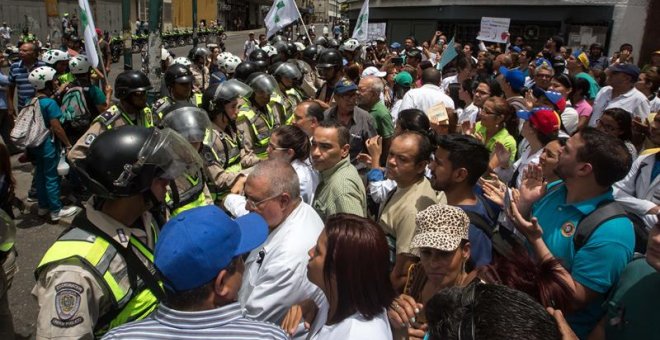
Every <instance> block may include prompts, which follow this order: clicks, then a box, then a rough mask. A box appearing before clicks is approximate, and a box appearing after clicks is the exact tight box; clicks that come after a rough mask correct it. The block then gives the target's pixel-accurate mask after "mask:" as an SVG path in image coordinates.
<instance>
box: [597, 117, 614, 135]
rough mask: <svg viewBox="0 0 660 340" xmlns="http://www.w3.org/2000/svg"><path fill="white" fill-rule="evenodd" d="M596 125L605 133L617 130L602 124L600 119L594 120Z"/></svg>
mask: <svg viewBox="0 0 660 340" xmlns="http://www.w3.org/2000/svg"><path fill="white" fill-rule="evenodd" d="M596 125H597V126H600V127H602V128H603V130H605V132H615V131H617V130H619V127H618V126H614V125H611V124H607V123H603V120H602V119H596Z"/></svg>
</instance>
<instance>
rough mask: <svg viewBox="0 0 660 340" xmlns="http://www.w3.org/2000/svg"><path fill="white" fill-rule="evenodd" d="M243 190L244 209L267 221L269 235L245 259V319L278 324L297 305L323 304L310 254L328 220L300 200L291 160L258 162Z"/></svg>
mask: <svg viewBox="0 0 660 340" xmlns="http://www.w3.org/2000/svg"><path fill="white" fill-rule="evenodd" d="M244 193H245V198H246V199H247V200H246V203H245V208H246V209H247V210H249V211H251V212H257V213H258V214H260V215H261V216H262V217H263V218H264V219H265V220H266V222H267V223H268V228H269V235H268V239H266V242H264V244H263V245H262V246H261V247H259V248H257V249H254V250H253V251H252V252H251V253H250V255H249V256H248V257H247V259H246V260H245V273H244V274H243V283H242V285H241V290H240V291H239V293H238V301H239V302H240V304H241V307H242V308H243V310H244V312H245V316H246V317H248V318H251V319H255V320H259V321H268V322H272V323H275V324H277V325H279V324H280V323H281V321H282V319H283V318H284V315H285V314H286V312H287V311H288V310H289V308H290V307H291V306H292V305H294V304H297V303H300V302H302V301H304V300H307V299H311V300H313V301H314V302H315V303H316V305H317V306H320V305H321V304H322V302H323V301H324V299H325V297H324V296H323V292H322V291H321V289H319V288H318V287H317V286H316V285H314V284H313V283H311V282H310V281H309V280H308V279H307V262H308V260H309V255H308V254H307V253H308V251H309V250H310V249H311V248H312V247H314V246H315V245H316V241H317V239H318V237H319V235H320V234H321V231H323V221H322V220H321V218H320V217H319V215H318V214H317V213H316V211H314V209H313V208H312V207H311V206H309V205H308V204H306V203H305V202H303V201H302V200H301V198H300V185H299V183H298V176H297V175H296V172H295V170H294V169H293V167H291V165H290V164H289V163H287V162H282V161H276V160H267V161H262V162H260V163H259V164H257V165H256V166H255V167H254V168H253V170H252V172H251V173H250V175H248V177H247V180H246V182H245V188H244Z"/></svg>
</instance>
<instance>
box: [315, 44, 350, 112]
mask: <svg viewBox="0 0 660 340" xmlns="http://www.w3.org/2000/svg"><path fill="white" fill-rule="evenodd" d="M316 71H317V72H318V73H319V78H321V79H323V80H325V83H324V84H323V85H321V87H320V88H319V90H318V91H317V93H316V99H319V100H321V101H323V102H325V103H328V104H330V103H331V102H333V99H332V94H333V92H334V87H335V84H337V82H338V81H339V80H340V79H341V78H342V77H343V76H344V71H343V63H342V57H341V54H339V51H337V50H335V49H326V50H324V51H323V52H321V55H320V56H319V60H318V62H317V63H316Z"/></svg>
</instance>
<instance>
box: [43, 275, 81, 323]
mask: <svg viewBox="0 0 660 340" xmlns="http://www.w3.org/2000/svg"><path fill="white" fill-rule="evenodd" d="M55 291H56V294H55V311H56V313H57V317H56V318H53V319H51V320H50V323H51V324H52V325H53V326H55V327H59V328H69V327H73V326H76V325H79V324H81V323H82V322H83V320H84V319H83V317H82V316H78V315H77V313H78V311H79V310H80V303H81V300H82V297H81V294H82V293H83V292H84V289H83V287H82V286H81V285H79V284H77V283H73V282H63V283H60V284H58V285H56V286H55Z"/></svg>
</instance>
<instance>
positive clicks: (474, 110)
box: [456, 103, 479, 125]
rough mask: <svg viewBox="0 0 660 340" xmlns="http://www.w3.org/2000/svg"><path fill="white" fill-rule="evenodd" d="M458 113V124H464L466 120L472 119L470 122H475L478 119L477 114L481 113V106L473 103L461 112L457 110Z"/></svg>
mask: <svg viewBox="0 0 660 340" xmlns="http://www.w3.org/2000/svg"><path fill="white" fill-rule="evenodd" d="M456 114H457V115H458V124H459V125H460V124H463V122H465V121H470V124H474V123H475V122H476V121H477V115H478V114H479V108H478V107H476V106H475V105H474V104H473V103H470V105H468V106H466V107H465V108H464V109H462V110H461V111H460V112H459V110H456Z"/></svg>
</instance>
